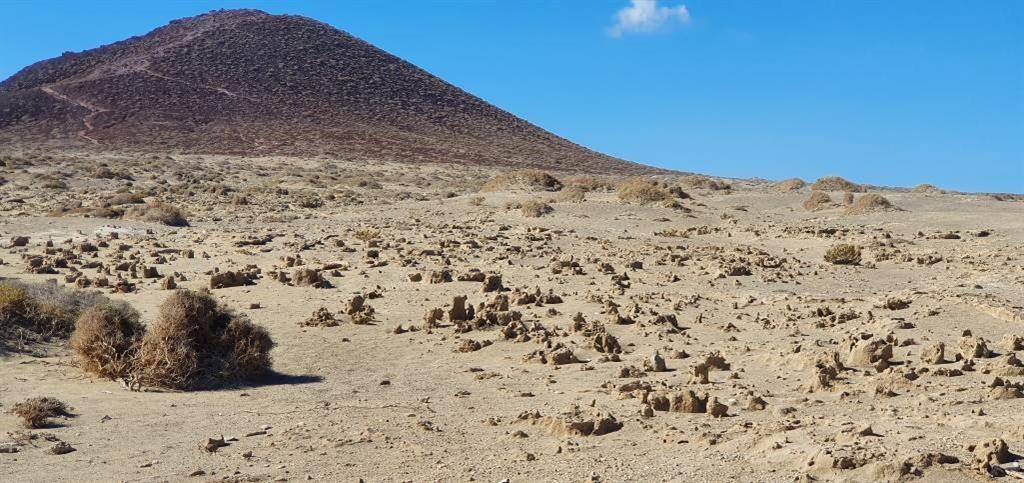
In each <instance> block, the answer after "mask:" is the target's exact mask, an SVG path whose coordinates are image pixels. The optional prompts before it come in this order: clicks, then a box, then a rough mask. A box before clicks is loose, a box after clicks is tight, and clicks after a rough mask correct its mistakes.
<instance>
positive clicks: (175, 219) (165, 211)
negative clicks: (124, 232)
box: [125, 201, 188, 226]
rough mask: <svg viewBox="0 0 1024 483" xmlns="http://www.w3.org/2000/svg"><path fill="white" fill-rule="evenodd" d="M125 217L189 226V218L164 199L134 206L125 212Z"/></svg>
mask: <svg viewBox="0 0 1024 483" xmlns="http://www.w3.org/2000/svg"><path fill="white" fill-rule="evenodd" d="M125 217H127V218H131V219H135V220H141V221H146V222H150V223H162V224H164V225H167V226H188V219H186V218H185V214H184V213H182V211H181V210H180V209H178V207H176V206H174V205H171V204H168V203H164V202H162V201H154V202H152V203H146V204H144V205H142V206H135V207H132V208H131V209H130V210H128V212H127V213H125Z"/></svg>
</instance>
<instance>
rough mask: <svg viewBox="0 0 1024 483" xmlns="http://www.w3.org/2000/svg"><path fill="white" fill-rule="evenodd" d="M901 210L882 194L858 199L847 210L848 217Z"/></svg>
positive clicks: (872, 194)
mask: <svg viewBox="0 0 1024 483" xmlns="http://www.w3.org/2000/svg"><path fill="white" fill-rule="evenodd" d="M898 210H899V208H897V207H896V205H893V204H892V203H891V202H890V201H889V200H888V199H886V198H885V197H884V196H882V195H880V194H875V193H868V194H866V195H863V196H861V197H860V198H857V200H856V201H854V202H853V203H851V204H850V206H848V207H847V208H846V211H845V213H846V214H847V215H863V214H865V213H872V212H875V211H898Z"/></svg>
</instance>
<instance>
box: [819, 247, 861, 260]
mask: <svg viewBox="0 0 1024 483" xmlns="http://www.w3.org/2000/svg"><path fill="white" fill-rule="evenodd" d="M825 261H826V262H828V263H831V264H833V265H857V264H858V263H860V248H858V247H857V246H856V245H851V244H849V243H840V244H838V245H834V246H833V247H832V248H829V249H828V251H826V252H825Z"/></svg>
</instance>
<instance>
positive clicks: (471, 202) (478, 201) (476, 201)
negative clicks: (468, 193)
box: [469, 196, 487, 206]
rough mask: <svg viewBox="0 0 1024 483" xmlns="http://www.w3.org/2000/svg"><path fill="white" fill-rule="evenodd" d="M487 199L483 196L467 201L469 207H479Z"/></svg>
mask: <svg viewBox="0 0 1024 483" xmlns="http://www.w3.org/2000/svg"><path fill="white" fill-rule="evenodd" d="M486 200H487V199H486V198H484V197H483V196H474V197H472V198H470V199H469V206H480V205H483V204H484V201H486Z"/></svg>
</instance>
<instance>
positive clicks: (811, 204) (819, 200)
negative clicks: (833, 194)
mask: <svg viewBox="0 0 1024 483" xmlns="http://www.w3.org/2000/svg"><path fill="white" fill-rule="evenodd" d="M831 204H832V198H830V197H829V196H828V195H827V194H825V193H823V192H821V191H812V192H811V196H810V197H809V198H807V199H806V200H804V209H805V210H807V211H818V210H823V209H825V208H828V207H829V205H831Z"/></svg>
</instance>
